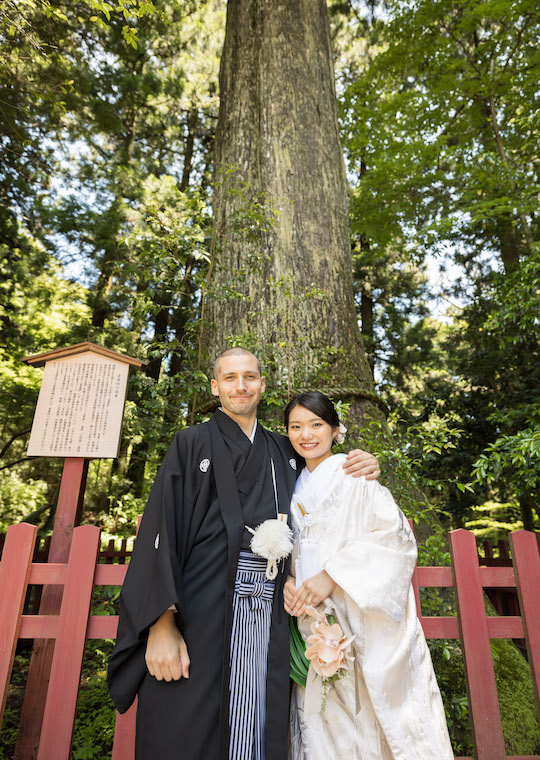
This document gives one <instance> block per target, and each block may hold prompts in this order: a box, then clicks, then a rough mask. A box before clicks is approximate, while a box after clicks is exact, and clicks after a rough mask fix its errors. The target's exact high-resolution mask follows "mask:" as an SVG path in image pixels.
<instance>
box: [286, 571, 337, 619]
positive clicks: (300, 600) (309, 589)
mask: <svg viewBox="0 0 540 760" xmlns="http://www.w3.org/2000/svg"><path fill="white" fill-rule="evenodd" d="M289 580H290V578H289ZM289 580H288V581H287V583H289ZM285 585H287V584H285ZM336 585H337V584H336V582H335V581H333V580H332V578H331V577H330V576H329V575H328V573H327V572H326V570H321V572H320V573H317V575H313V576H312V577H311V578H308V579H307V581H305V582H304V583H302V585H301V586H300V588H299V589H298V590H297V591H295V594H294V596H293V598H292V600H291V601H290V602H287V601H285V609H286V611H287V612H288V613H289V615H295V616H296V617H300V615H303V614H304V612H305V611H306V607H309V606H311V607H316V606H317V605H318V604H320V603H321V602H324V600H325V599H328V597H329V596H330V594H331V593H332V591H333V590H334V589H335V587H336ZM287 607H288V608H289V609H287Z"/></svg>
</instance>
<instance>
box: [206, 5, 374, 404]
mask: <svg viewBox="0 0 540 760" xmlns="http://www.w3.org/2000/svg"><path fill="white" fill-rule="evenodd" d="M220 88H221V102H220V112H219V120H218V127H217V134H216V143H215V160H216V170H217V171H216V180H217V188H216V193H215V196H214V216H215V232H214V239H213V253H214V256H215V266H214V268H213V276H212V282H211V286H210V291H209V298H208V306H207V311H206V316H207V319H208V321H209V322H210V327H208V328H207V334H206V337H205V339H204V341H202V345H205V346H207V347H208V349H209V355H208V356H207V365H208V366H210V365H211V361H212V360H213V358H214V356H215V355H217V354H218V353H220V352H221V351H222V350H223V349H224V348H226V347H227V346H228V345H230V344H231V342H233V341H235V342H237V343H238V342H241V343H243V344H244V345H246V344H247V347H248V348H254V349H255V350H256V351H257V353H258V355H259V357H260V358H261V360H262V361H263V363H264V364H265V365H266V367H267V368H270V370H271V369H272V367H275V371H274V372H273V373H272V371H270V378H271V379H272V380H273V381H274V382H276V381H279V380H280V381H281V382H282V383H283V384H286V387H287V389H288V391H289V393H293V392H295V391H297V390H299V389H300V388H319V389H321V390H323V391H326V392H327V393H329V395H331V396H333V397H335V398H350V399H353V400H354V405H353V406H354V409H355V411H356V413H357V414H358V415H359V416H363V415H365V414H368V415H370V416H371V415H375V416H377V417H379V418H382V416H383V414H382V411H381V407H380V406H379V402H378V399H377V396H376V394H375V391H374V386H373V378H372V375H371V371H370V368H369V364H368V362H367V359H366V356H365V353H364V350H363V347H362V342H361V337H360V331H359V328H358V323H357V317H356V311H355V306H354V300H353V287H352V259H351V252H350V237H349V217H348V214H349V194H348V185H347V178H346V174H345V166H344V161H343V155H342V151H341V145H340V141H339V130H338V119H337V105H336V96H335V88H334V72H333V63H332V51H331V39H330V28H329V23H328V14H327V8H326V2H325V0H279V2H278V0H229V3H228V11H227V27H226V35H225V43H224V49H223V55H222V59H221V71H220ZM267 374H268V372H267ZM272 374H273V377H272Z"/></svg>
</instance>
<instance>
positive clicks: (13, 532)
mask: <svg viewBox="0 0 540 760" xmlns="http://www.w3.org/2000/svg"><path fill="white" fill-rule="evenodd" d="M36 534H37V528H36V527H35V525H28V524H26V523H22V524H20V525H12V526H11V527H10V528H8V532H7V538H6V541H5V546H4V551H3V554H2V562H1V563H0V589H1V591H2V598H1V604H0V690H1V695H2V696H1V700H0V725H2V718H3V717H4V708H5V706H6V698H7V692H8V688H9V679H10V678H11V668H12V667H13V658H14V657H15V647H16V646H17V638H18V635H19V628H20V625H21V615H22V611H23V605H24V598H25V596H26V588H27V585H28V576H29V575H30V565H31V563H32V555H33V553H34V544H35V541H36Z"/></svg>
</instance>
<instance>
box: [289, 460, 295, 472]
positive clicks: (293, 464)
mask: <svg viewBox="0 0 540 760" xmlns="http://www.w3.org/2000/svg"><path fill="white" fill-rule="evenodd" d="M289 464H290V465H291V467H292V468H293V470H296V459H289Z"/></svg>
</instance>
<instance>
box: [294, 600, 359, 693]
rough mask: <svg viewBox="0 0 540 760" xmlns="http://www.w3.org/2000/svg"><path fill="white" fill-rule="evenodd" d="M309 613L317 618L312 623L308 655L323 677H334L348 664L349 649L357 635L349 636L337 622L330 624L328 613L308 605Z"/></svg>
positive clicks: (317, 671) (314, 668) (314, 667)
mask: <svg viewBox="0 0 540 760" xmlns="http://www.w3.org/2000/svg"><path fill="white" fill-rule="evenodd" d="M306 612H307V614H308V615H311V616H312V617H314V618H316V620H315V622H314V623H312V624H311V631H312V633H313V635H312V636H308V638H307V641H306V644H307V647H306V657H307V659H308V660H310V661H311V664H312V666H313V670H314V671H315V672H316V673H318V675H320V676H321V677H322V678H332V676H333V675H335V674H336V673H337V672H338V670H340V669H341V668H344V667H346V666H347V649H348V648H349V646H350V644H351V641H352V640H353V639H354V638H355V636H350V637H349V638H347V637H346V636H344V635H343V631H342V630H341V626H340V625H338V624H337V623H334V624H333V625H329V623H328V620H327V619H326V615H325V614H324V613H318V612H317V610H316V609H315V608H314V607H306Z"/></svg>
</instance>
